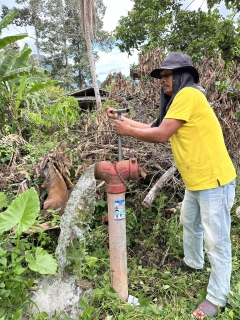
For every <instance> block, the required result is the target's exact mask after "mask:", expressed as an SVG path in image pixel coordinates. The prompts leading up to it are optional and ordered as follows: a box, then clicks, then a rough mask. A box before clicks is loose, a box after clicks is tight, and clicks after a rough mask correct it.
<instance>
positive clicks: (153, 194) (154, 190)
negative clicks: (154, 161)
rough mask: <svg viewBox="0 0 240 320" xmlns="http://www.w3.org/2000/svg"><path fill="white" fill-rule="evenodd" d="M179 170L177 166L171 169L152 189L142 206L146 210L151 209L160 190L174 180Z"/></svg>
mask: <svg viewBox="0 0 240 320" xmlns="http://www.w3.org/2000/svg"><path fill="white" fill-rule="evenodd" d="M176 170H177V167H176V166H172V167H171V168H169V169H168V170H167V171H166V172H165V173H164V174H163V175H162V176H161V178H160V179H159V180H158V181H157V182H156V184H155V185H154V186H153V187H152V189H151V190H150V191H149V192H148V194H147V195H146V197H145V199H144V200H143V202H142V204H143V206H144V207H146V208H150V207H151V205H152V203H153V201H154V199H155V198H156V196H157V194H158V192H159V190H160V189H161V188H162V187H163V186H164V184H165V183H166V182H168V180H170V179H171V178H172V176H173V175H174V173H175V171H176Z"/></svg>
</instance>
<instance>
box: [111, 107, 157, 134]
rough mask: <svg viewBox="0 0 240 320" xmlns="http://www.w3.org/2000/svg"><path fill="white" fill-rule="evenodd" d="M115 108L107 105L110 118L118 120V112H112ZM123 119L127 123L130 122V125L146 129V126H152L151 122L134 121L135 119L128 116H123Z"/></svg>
mask: <svg viewBox="0 0 240 320" xmlns="http://www.w3.org/2000/svg"><path fill="white" fill-rule="evenodd" d="M113 110H115V109H114V108H112V107H106V111H107V116H108V118H110V119H114V120H117V114H116V113H112V111H113ZM121 121H123V122H125V123H126V124H128V125H129V126H131V127H134V128H141V129H144V128H150V127H151V124H145V123H142V122H138V121H134V120H132V119H129V118H126V117H124V116H121Z"/></svg>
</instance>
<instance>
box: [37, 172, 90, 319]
mask: <svg viewBox="0 0 240 320" xmlns="http://www.w3.org/2000/svg"><path fill="white" fill-rule="evenodd" d="M95 192H96V180H95V178H94V166H91V167H89V168H88V169H87V170H86V171H85V173H84V174H83V175H82V176H81V177H80V179H79V181H78V182H77V184H76V185H75V187H74V189H73V191H72V193H71V195H70V198H69V200H68V203H67V206H66V209H65V212H64V214H63V215H62V218H61V223H60V228H61V233H60V236H59V239H58V245H57V248H56V252H55V255H56V258H57V260H58V273H57V274H56V275H55V276H54V277H52V276H47V277H45V278H44V279H43V280H41V282H40V283H39V286H38V290H37V291H36V293H35V294H34V296H33V297H32V300H33V302H34V303H35V304H36V306H37V307H34V310H33V312H34V313H35V314H36V313H38V312H44V311H45V312H47V313H48V319H49V320H50V319H52V318H53V316H60V317H61V315H60V314H61V313H62V315H63V317H64V315H65V316H67V317H70V318H71V319H73V320H76V319H78V318H79V315H80V310H79V308H78V302H79V299H80V298H81V296H82V294H83V292H82V289H81V288H80V287H79V286H76V285H75V281H76V280H77V276H69V275H66V274H65V273H64V269H65V267H66V266H67V265H69V264H70V263H71V262H70V261H69V258H68V254H67V249H68V247H69V244H70V242H71V241H72V237H73V236H74V238H77V241H78V246H80V247H81V244H82V247H83V248H84V245H85V241H86V238H87V236H88V233H89V223H90V221H91V219H92V213H93V211H94V204H95ZM80 249H81V248H80ZM85 254H86V253H85V252H84V250H79V256H78V257H77V259H79V262H80V266H81V260H82V259H83V255H85ZM75 258H76V257H75ZM70 259H71V258H70ZM59 319H60V318H59Z"/></svg>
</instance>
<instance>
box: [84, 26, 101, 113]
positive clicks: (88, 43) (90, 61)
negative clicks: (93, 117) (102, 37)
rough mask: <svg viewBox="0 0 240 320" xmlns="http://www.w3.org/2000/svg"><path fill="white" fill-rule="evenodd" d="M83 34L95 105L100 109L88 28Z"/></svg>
mask: <svg viewBox="0 0 240 320" xmlns="http://www.w3.org/2000/svg"><path fill="white" fill-rule="evenodd" d="M85 36H86V42H87V53H88V60H89V65H90V70H91V75H92V81H93V86H94V92H95V98H96V106H97V110H102V102H101V98H100V92H99V87H98V82H97V75H96V70H95V63H94V59H93V52H92V42H91V37H90V31H89V30H87V32H86V35H85Z"/></svg>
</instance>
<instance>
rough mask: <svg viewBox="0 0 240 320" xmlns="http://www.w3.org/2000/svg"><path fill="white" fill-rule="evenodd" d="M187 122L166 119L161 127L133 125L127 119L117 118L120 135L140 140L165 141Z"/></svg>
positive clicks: (116, 122)
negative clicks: (119, 119) (120, 119)
mask: <svg viewBox="0 0 240 320" xmlns="http://www.w3.org/2000/svg"><path fill="white" fill-rule="evenodd" d="M184 123H185V121H183V120H176V119H164V120H163V121H162V123H161V125H160V126H159V127H154V128H151V127H150V125H147V127H133V126H131V125H130V124H129V123H127V121H118V120H115V125H116V131H117V134H118V135H120V136H130V137H133V138H135V139H137V140H140V141H145V142H152V143H160V142H161V143H164V142H167V141H168V140H169V138H170V137H171V136H172V135H173V134H174V133H175V132H176V131H177V130H178V129H179V128H180V127H181V126H182V125H183V124H184Z"/></svg>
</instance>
